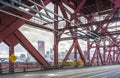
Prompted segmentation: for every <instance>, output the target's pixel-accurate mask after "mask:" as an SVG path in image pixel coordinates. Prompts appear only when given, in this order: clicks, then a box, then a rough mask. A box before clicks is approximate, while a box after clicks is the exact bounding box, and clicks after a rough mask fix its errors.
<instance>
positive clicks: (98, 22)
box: [59, 17, 120, 31]
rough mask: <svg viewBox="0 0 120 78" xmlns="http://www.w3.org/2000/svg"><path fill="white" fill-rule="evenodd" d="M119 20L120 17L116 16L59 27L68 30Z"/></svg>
mask: <svg viewBox="0 0 120 78" xmlns="http://www.w3.org/2000/svg"><path fill="white" fill-rule="evenodd" d="M117 21H120V17H114V18H112V19H106V20H102V21H97V22H91V23H86V24H80V25H78V26H72V27H66V28H61V29H59V31H64V30H68V29H76V28H81V27H83V28H86V27H89V26H93V25H98V26H99V25H100V24H105V23H108V22H110V23H111V22H117Z"/></svg>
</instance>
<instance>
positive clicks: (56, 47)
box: [54, 4, 58, 65]
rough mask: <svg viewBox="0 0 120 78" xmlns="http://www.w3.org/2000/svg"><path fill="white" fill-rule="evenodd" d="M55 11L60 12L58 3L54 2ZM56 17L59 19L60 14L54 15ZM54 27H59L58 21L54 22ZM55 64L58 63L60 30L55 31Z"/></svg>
mask: <svg viewBox="0 0 120 78" xmlns="http://www.w3.org/2000/svg"><path fill="white" fill-rule="evenodd" d="M54 13H56V14H58V5H57V4H54ZM54 19H56V20H58V16H56V15H54ZM54 29H56V30H57V29H58V22H55V23H54ZM54 65H58V32H54Z"/></svg>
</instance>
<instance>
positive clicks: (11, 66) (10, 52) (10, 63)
mask: <svg viewBox="0 0 120 78" xmlns="http://www.w3.org/2000/svg"><path fill="white" fill-rule="evenodd" d="M12 54H14V46H9V57H10V56H11V55H12ZM9 72H10V73H13V72H14V63H12V62H11V61H10V60H9Z"/></svg>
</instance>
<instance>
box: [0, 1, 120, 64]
mask: <svg viewBox="0 0 120 78" xmlns="http://www.w3.org/2000/svg"><path fill="white" fill-rule="evenodd" d="M30 1H31V0H28V2H27V1H26V2H25V3H28V4H29V5H33V4H34V5H36V8H37V10H36V9H35V10H34V9H31V8H30V7H28V8H29V9H30V11H29V12H24V11H21V12H23V15H22V16H21V17H23V18H25V19H30V18H31V17H32V16H34V14H36V12H38V11H40V10H41V7H40V5H38V4H36V3H34V2H30ZM36 1H37V0H36ZM50 1H51V0H44V4H45V5H46V4H48V3H49V2H50ZM37 2H39V1H37ZM52 2H53V3H54V13H53V14H54V18H51V17H50V16H49V15H48V14H47V13H46V14H47V15H48V16H46V15H44V14H41V13H40V12H38V13H39V15H40V16H41V15H43V16H46V17H48V18H50V19H52V20H54V29H53V30H52V29H49V28H46V27H40V28H43V29H46V30H49V31H54V64H55V65H58V46H59V45H58V43H59V41H62V40H66V39H67V40H69V39H72V40H73V43H72V45H71V47H70V49H69V51H68V53H67V55H66V56H65V58H64V60H63V62H66V61H67V58H68V57H69V56H70V53H71V51H72V49H73V48H74V53H75V55H74V57H75V60H77V52H79V54H80V56H81V59H82V60H83V61H84V62H86V60H85V59H84V56H83V52H82V50H81V47H80V45H79V43H78V39H79V38H81V36H77V34H76V32H77V29H78V28H81V29H82V30H86V32H87V33H86V34H89V33H91V34H92V35H98V37H99V36H100V37H101V36H109V38H110V39H112V41H110V42H111V43H112V44H109V45H108V46H109V47H108V46H105V45H107V44H106V43H105V42H103V43H104V45H103V51H104V53H103V56H102V55H101V51H100V46H101V45H100V43H101V42H102V41H100V42H99V43H97V41H96V38H94V39H92V41H91V38H89V39H88V40H87V47H88V49H87V52H88V56H87V57H88V58H89V62H91V63H93V62H94V60H95V59H96V60H97V62H99V60H100V61H101V62H102V64H106V63H109V62H110V61H111V60H112V61H114V63H116V62H119V57H120V52H119V51H117V50H114V51H113V52H114V54H113V55H111V54H110V53H111V52H112V50H110V48H111V46H112V47H113V48H115V47H117V49H118V50H120V48H119V45H118V44H116V39H117V38H115V37H114V36H113V35H119V34H120V32H119V31H108V25H109V23H112V22H116V21H119V19H120V17H114V16H115V13H116V11H118V10H117V9H118V8H119V7H120V6H119V4H118V2H119V0H115V1H112V3H113V4H114V8H115V9H114V8H110V9H113V10H110V11H107V12H110V13H109V14H108V15H107V16H106V17H105V19H104V20H102V21H97V20H96V19H94V16H96V15H95V13H93V14H89V13H86V12H85V9H86V11H90V9H94V8H92V7H93V6H94V4H93V5H92V6H87V7H86V6H85V3H86V2H87V0H80V1H78V3H77V4H76V5H75V2H74V1H73V0H57V1H56V0H52ZM99 2H100V3H97V8H98V10H97V11H98V14H100V12H101V10H102V8H103V5H101V4H102V1H99ZM13 3H17V2H16V1H14V2H13ZM63 3H65V4H67V5H71V7H72V8H73V10H74V12H73V13H72V12H70V11H69V9H67V8H66V6H64V5H63ZM19 5H22V6H24V7H27V6H25V5H23V4H19ZM12 6H14V5H12ZM95 6H96V5H95ZM58 7H60V10H61V12H62V16H63V17H61V16H59V15H58ZM83 7H84V8H83ZM12 8H14V9H19V8H15V7H12ZM42 8H43V9H44V10H45V12H50V11H49V10H47V9H45V8H44V7H42ZM106 8H107V7H106ZM83 9H84V10H83ZM95 12H96V9H95ZM68 14H69V16H70V17H69V16H68ZM86 14H87V15H86ZM78 16H79V17H84V18H86V19H87V23H85V24H83V22H82V21H80V20H79V19H78ZM58 17H59V18H61V19H63V20H64V21H65V22H66V25H65V26H63V28H62V29H59V23H58V22H56V21H58ZM19 18H20V17H19ZM37 18H38V17H37ZM15 19H16V18H15ZM41 19H42V20H44V19H43V18H41ZM44 21H46V20H44ZM24 23H27V24H30V25H34V26H37V27H39V25H38V24H34V23H31V22H29V21H28V20H27V22H26V20H23V19H18V18H17V19H16V20H14V22H13V23H11V24H9V25H8V26H7V27H5V29H4V27H2V26H1V27H0V31H1V32H0V37H1V38H0V42H2V41H5V42H6V43H7V44H9V45H10V44H12V43H11V42H12V41H10V39H15V40H16V42H15V43H14V44H12V45H15V44H17V43H21V44H22V45H23V46H24V47H25V48H26V49H27V50H28V51H29V52H30V53H31V54H32V55H33V56H34V57H35V58H36V60H37V61H38V62H40V63H41V64H42V65H48V63H47V61H46V60H45V59H44V58H43V57H42V56H41V55H39V54H38V52H37V51H36V50H35V49H34V47H33V46H32V45H31V44H30V43H29V42H28V40H27V39H26V38H25V37H24V36H23V35H22V34H21V33H20V32H19V31H18V28H19V27H21V25H23V24H24ZM72 24H74V25H72ZM105 24H106V25H105ZM94 26H95V28H94ZM66 30H69V33H70V35H71V37H68V38H67V37H65V38H61V35H62V34H63V33H64V32H65V31H66ZM60 32H62V33H60ZM81 32H82V31H81ZM87 38H88V37H87ZM93 44H95V46H94V45H93ZM10 47H12V48H13V46H11V45H10ZM92 47H95V48H96V50H95V52H94V55H93V57H92V59H90V49H92ZM31 48H32V49H31ZM106 49H109V53H108V56H107V55H106V52H108V51H107V50H106ZM12 52H14V50H13V49H12ZM33 52H35V53H33ZM115 54H116V55H117V57H116V56H115ZM106 57H107V58H106Z"/></svg>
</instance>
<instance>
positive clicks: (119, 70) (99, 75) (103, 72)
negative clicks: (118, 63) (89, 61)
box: [87, 70, 120, 78]
mask: <svg viewBox="0 0 120 78" xmlns="http://www.w3.org/2000/svg"><path fill="white" fill-rule="evenodd" d="M116 71H120V70H114V71H110V72H106V73H105V72H103V73H101V74H97V75H93V76H90V77H87V78H92V77H96V76H100V75H104V74H108V73H112V72H116Z"/></svg>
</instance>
